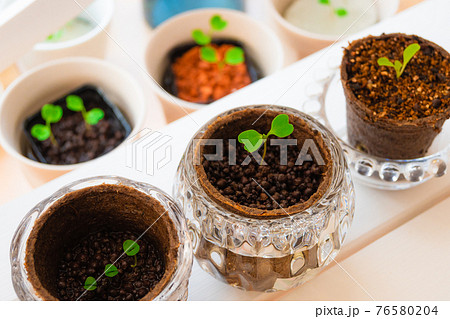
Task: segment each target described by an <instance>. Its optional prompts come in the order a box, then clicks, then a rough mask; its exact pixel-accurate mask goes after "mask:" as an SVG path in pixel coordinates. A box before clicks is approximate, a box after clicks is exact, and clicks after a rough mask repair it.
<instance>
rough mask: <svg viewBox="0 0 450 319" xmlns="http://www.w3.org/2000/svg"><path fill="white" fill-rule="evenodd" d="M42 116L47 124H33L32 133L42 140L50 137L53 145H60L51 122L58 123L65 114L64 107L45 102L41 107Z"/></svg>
mask: <svg viewBox="0 0 450 319" xmlns="http://www.w3.org/2000/svg"><path fill="white" fill-rule="evenodd" d="M41 116H42V119H43V120H44V121H45V125H44V124H35V125H33V127H32V128H31V135H32V136H33V137H35V138H36V139H38V140H39V141H41V142H42V141H45V140H46V139H48V138H50V141H51V142H52V144H53V145H55V146H56V145H58V143H57V142H56V139H55V136H54V135H53V133H52V129H51V124H53V123H58V122H59V121H60V120H61V118H62V116H63V110H62V107H61V106H59V105H53V104H45V105H44V106H43V107H42V109H41Z"/></svg>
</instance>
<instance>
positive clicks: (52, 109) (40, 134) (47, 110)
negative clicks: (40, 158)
mask: <svg viewBox="0 0 450 319" xmlns="http://www.w3.org/2000/svg"><path fill="white" fill-rule="evenodd" d="M66 104H67V108H68V109H69V110H71V111H73V112H81V114H82V115H83V118H84V121H85V122H86V123H87V124H88V125H96V124H97V123H98V122H99V121H100V120H101V119H103V118H104V117H105V112H104V111H103V110H102V109H99V108H93V109H91V110H90V111H86V109H85V107H84V103H83V100H82V99H81V97H79V96H78V95H69V96H68V97H67V98H66ZM41 116H42V119H43V120H44V121H45V125H44V124H35V125H34V126H33V127H32V128H31V135H32V136H34V137H35V138H36V139H38V140H39V141H45V140H46V139H48V138H49V137H50V136H51V128H50V124H53V123H58V122H59V121H60V120H61V118H62V116H63V109H62V107H61V106H59V105H53V104H45V105H44V106H43V107H42V109H41Z"/></svg>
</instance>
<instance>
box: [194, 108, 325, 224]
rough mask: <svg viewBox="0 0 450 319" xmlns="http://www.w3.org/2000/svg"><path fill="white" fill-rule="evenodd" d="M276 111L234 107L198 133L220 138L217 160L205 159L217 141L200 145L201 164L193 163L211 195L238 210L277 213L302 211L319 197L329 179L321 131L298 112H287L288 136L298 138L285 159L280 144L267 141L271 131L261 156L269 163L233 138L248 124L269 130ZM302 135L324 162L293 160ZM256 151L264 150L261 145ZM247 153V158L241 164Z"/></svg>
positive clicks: (270, 215)
mask: <svg viewBox="0 0 450 319" xmlns="http://www.w3.org/2000/svg"><path fill="white" fill-rule="evenodd" d="M278 114H280V113H278V112H275V111H271V110H266V109H247V110H242V111H237V112H234V113H231V114H229V115H227V116H225V117H222V118H218V119H217V120H216V121H215V122H214V123H212V124H211V125H210V126H209V127H208V129H207V130H206V132H205V133H204V135H203V136H202V139H221V140H224V148H223V151H224V157H223V160H221V161H207V160H206V159H205V158H204V155H207V154H215V147H214V146H205V145H203V146H201V150H200V152H198V151H197V154H200V156H201V161H202V162H201V163H202V165H196V166H195V167H196V170H197V174H198V176H199V180H200V183H201V184H202V186H203V188H204V189H205V191H206V192H207V193H208V195H209V196H211V197H212V198H213V199H214V201H216V202H218V203H219V204H220V205H222V206H224V207H226V208H228V209H230V210H231V211H233V212H235V213H237V214H239V215H243V216H246V217H248V216H251V217H255V218H277V217H286V213H287V214H295V213H297V212H301V211H303V210H305V209H306V208H308V207H310V206H311V205H313V204H314V203H315V202H316V201H317V200H318V199H319V198H321V197H322V195H323V194H324V192H325V191H326V189H327V188H328V185H329V183H330V178H331V176H330V174H331V166H332V162H331V159H330V154H329V151H328V149H327V148H326V147H325V144H324V141H323V139H322V136H321V134H320V133H319V132H317V131H315V130H312V129H311V128H310V127H309V126H308V125H307V124H306V122H305V121H303V120H302V119H300V118H298V117H295V116H293V115H290V114H288V115H289V123H291V124H292V125H293V126H294V132H293V133H292V134H291V135H290V136H288V137H286V139H296V140H297V145H290V146H288V147H287V150H288V154H287V155H286V158H287V162H286V165H282V164H281V163H280V158H281V156H280V150H281V148H280V146H278V145H270V141H271V139H272V137H270V138H269V140H268V142H267V154H266V157H265V158H264V161H265V162H266V164H267V165H260V163H259V162H257V161H256V160H255V159H254V158H253V157H252V156H251V155H250V154H249V153H248V152H247V151H246V150H245V149H244V146H243V144H241V143H239V142H237V138H238V135H239V134H240V133H241V132H242V131H244V130H246V129H254V130H256V131H258V132H268V131H269V130H270V127H271V123H272V120H273V119H274V118H275V117H276V116H277V115H278ZM255 121H256V122H255ZM253 123H254V124H253ZM252 124H253V125H252ZM229 139H231V140H235V141H236V148H235V149H234V150H235V152H236V163H237V164H238V165H232V164H230V161H229V159H230V156H229V155H230V154H229ZM306 139H312V140H313V141H314V144H315V145H316V146H317V148H318V150H319V151H320V154H321V156H322V158H323V160H324V162H325V165H319V164H318V163H317V162H315V161H305V162H304V163H303V164H302V165H295V163H296V161H297V158H298V156H299V154H300V151H301V149H302V146H303V144H304V141H305V140H306ZM233 152H234V151H233ZM258 152H259V153H260V154H261V155H262V152H263V150H262V149H260V150H259V151H258ZM248 156H250V158H251V161H250V163H248V164H247V165H240V164H242V163H243V162H244V160H245V159H246V158H247V157H248ZM269 195H270V196H269ZM280 206H281V207H280Z"/></svg>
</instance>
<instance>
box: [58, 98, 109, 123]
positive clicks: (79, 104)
mask: <svg viewBox="0 0 450 319" xmlns="http://www.w3.org/2000/svg"><path fill="white" fill-rule="evenodd" d="M66 103H67V108H68V109H69V110H71V111H73V112H81V115H82V116H83V119H84V122H85V123H86V127H87V128H88V129H89V128H90V126H91V125H96V124H97V123H98V122H99V121H100V120H101V119H103V118H104V117H105V112H103V110H102V109H99V108H93V109H92V110H89V111H86V108H85V107H84V103H83V99H82V98H81V97H79V96H78V95H69V96H68V97H67V98H66Z"/></svg>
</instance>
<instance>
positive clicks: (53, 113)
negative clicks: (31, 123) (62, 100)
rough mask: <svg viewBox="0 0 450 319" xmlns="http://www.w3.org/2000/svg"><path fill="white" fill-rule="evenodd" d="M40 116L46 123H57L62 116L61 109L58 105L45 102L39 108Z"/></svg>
mask: <svg viewBox="0 0 450 319" xmlns="http://www.w3.org/2000/svg"><path fill="white" fill-rule="evenodd" d="M41 116H42V118H43V119H44V120H45V122H47V123H58V122H59V121H60V120H61V118H62V116H63V109H62V107H61V106H59V105H53V104H45V105H44V106H43V107H42V109H41Z"/></svg>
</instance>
